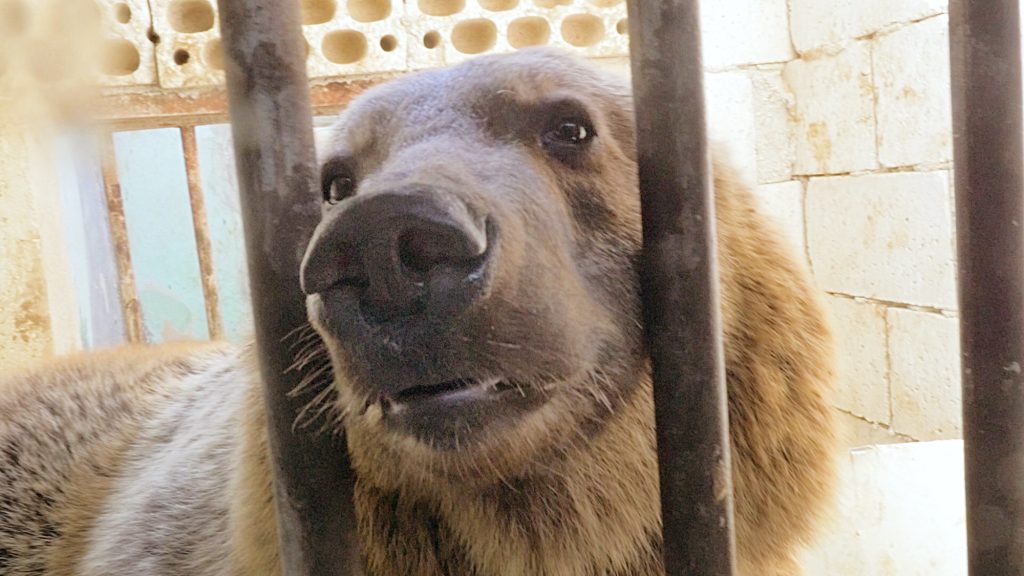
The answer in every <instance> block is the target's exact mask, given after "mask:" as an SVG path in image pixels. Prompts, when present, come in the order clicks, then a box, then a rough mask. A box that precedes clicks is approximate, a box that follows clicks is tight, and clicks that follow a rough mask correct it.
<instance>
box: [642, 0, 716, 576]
mask: <svg viewBox="0 0 1024 576" xmlns="http://www.w3.org/2000/svg"><path fill="white" fill-rule="evenodd" d="M629 27H630V53H631V58H632V67H633V94H634V99H635V105H636V121H637V154H638V162H639V170H640V193H641V203H642V209H643V240H644V260H643V267H642V268H643V272H642V283H643V294H644V318H645V321H646V327H647V338H648V343H649V346H650V352H651V360H652V364H653V370H654V402H655V420H656V424H657V441H658V464H659V479H660V482H661V513H662V521H663V526H664V527H663V534H664V557H665V571H666V574H668V575H670V576H675V575H683V574H687V575H698V574H699V575H703V576H712V575H715V576H726V575H730V574H732V573H733V570H734V566H735V543H734V536H733V520H732V516H733V510H732V479H731V466H730V455H729V434H728V411H727V406H726V391H725V378H724V373H725V367H724V360H723V354H722V340H721V322H720V318H719V302H718V274H717V265H716V260H715V216H714V194H713V190H712V184H711V177H710V172H711V167H710V162H709V157H708V148H707V140H706V125H705V117H704V116H705V114H704V82H703V80H704V71H703V65H702V60H701V41H700V19H699V11H698V2H697V0H636V1H633V2H630V3H629Z"/></svg>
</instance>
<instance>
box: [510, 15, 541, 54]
mask: <svg viewBox="0 0 1024 576" xmlns="http://www.w3.org/2000/svg"><path fill="white" fill-rule="evenodd" d="M550 37H551V25H550V24H548V21H547V20H546V19H544V18H541V17H540V16H526V17H523V18H516V19H515V20H513V21H512V22H510V23H509V25H508V43H509V44H511V45H512V47H513V48H526V47H527V46H540V45H542V44H547V43H548V39H549V38H550Z"/></svg>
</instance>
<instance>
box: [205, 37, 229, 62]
mask: <svg viewBox="0 0 1024 576" xmlns="http://www.w3.org/2000/svg"><path fill="white" fill-rule="evenodd" d="M203 61H204V62H206V65H207V66H209V67H210V68H213V69H214V70H223V69H224V47H223V46H221V44H220V38H214V39H213V40H210V41H209V42H207V43H206V46H205V47H204V48H203Z"/></svg>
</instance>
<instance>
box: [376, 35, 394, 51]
mask: <svg viewBox="0 0 1024 576" xmlns="http://www.w3.org/2000/svg"><path fill="white" fill-rule="evenodd" d="M395 48H398V38H395V37H394V36H392V35H391V34H387V35H385V36H381V37H380V49H381V50H383V51H385V52H393V51H394V50H395Z"/></svg>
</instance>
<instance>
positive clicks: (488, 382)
mask: <svg viewBox="0 0 1024 576" xmlns="http://www.w3.org/2000/svg"><path fill="white" fill-rule="evenodd" d="M513 388H515V385H514V384H511V383H509V382H507V381H505V380H502V379H501V378H498V377H492V378H485V379H477V378H457V379H454V380H448V381H445V382H438V383H435V384H426V385H419V386H413V387H411V388H406V389H405V390H402V391H401V392H398V393H397V394H394V395H392V396H388V397H385V398H384V399H383V400H385V401H386V404H385V408H386V411H388V410H390V411H394V410H396V409H401V408H402V407H405V406H407V405H410V404H418V403H422V402H458V401H460V400H472V399H483V398H486V397H488V396H490V395H493V394H499V393H501V392H505V391H508V390H512V389H513Z"/></svg>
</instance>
